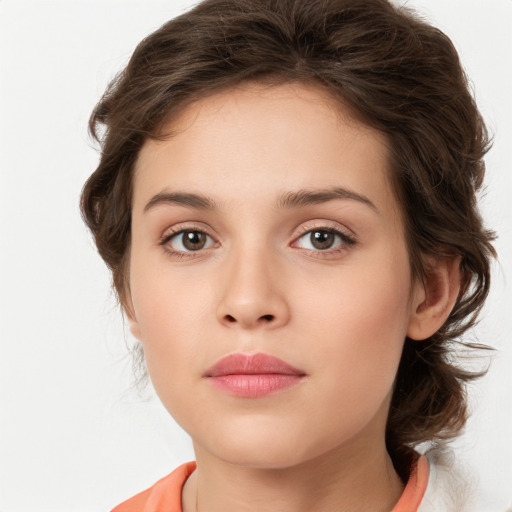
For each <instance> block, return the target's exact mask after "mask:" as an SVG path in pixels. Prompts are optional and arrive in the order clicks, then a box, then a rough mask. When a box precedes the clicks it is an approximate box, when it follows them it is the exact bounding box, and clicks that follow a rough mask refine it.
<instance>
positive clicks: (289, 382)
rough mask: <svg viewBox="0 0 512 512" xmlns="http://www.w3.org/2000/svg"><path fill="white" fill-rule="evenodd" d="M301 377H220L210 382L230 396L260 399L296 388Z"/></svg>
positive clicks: (210, 379)
mask: <svg viewBox="0 0 512 512" xmlns="http://www.w3.org/2000/svg"><path fill="white" fill-rule="evenodd" d="M302 378H303V377H302V376H301V375H285V374H280V373H277V374H276V373H270V374H266V373H265V374H258V375H245V374H241V375H220V376H218V377H209V378H208V380H209V381H210V382H211V384H212V385H213V386H214V387H216V388H217V389H219V390H221V391H224V392H226V393H228V394H229V395H233V396H238V397H244V398H260V397H263V396H267V395H270V394H272V393H276V392H277V391H281V390H283V389H287V388H290V387H292V386H295V385H296V384H298V383H299V382H300V381H301V380H302Z"/></svg>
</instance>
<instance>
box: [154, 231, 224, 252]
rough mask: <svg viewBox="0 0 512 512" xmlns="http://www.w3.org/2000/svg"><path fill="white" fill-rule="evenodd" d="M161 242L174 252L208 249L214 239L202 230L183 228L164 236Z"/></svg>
mask: <svg viewBox="0 0 512 512" xmlns="http://www.w3.org/2000/svg"><path fill="white" fill-rule="evenodd" d="M163 244H165V245H168V246H170V247H171V249H172V250H173V251H175V252H192V251H200V250H201V249H209V248H210V247H213V246H214V245H215V241H214V240H213V238H212V237H211V236H209V235H207V234H206V233H205V232H204V231H199V230H197V229H185V230H182V231H178V232H177V233H173V234H172V235H170V236H167V237H165V239H164V240H163Z"/></svg>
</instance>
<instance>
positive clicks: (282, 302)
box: [217, 240, 289, 329]
mask: <svg viewBox="0 0 512 512" xmlns="http://www.w3.org/2000/svg"><path fill="white" fill-rule="evenodd" d="M223 266H224V269H223V271H222V272H221V274H220V276H219V277H220V280H221V283H220V287H221V294H220V299H219V304H218V310H217V316H218V319H219V321H220V322H222V323H224V324H225V325H230V326H233V327H234V326H238V327H243V328H246V329H251V328H256V327H262V326H266V327H277V326H280V325H283V324H284V323H286V322H287V321H288V318H289V308H288V303H287V301H286V297H285V294H284V290H283V283H282V279H280V277H281V278H282V275H281V276H280V272H279V264H278V258H277V255H275V254H273V252H272V249H271V248H270V247H268V244H265V243H263V242H261V241H260V242H257V241H255V240H254V241H245V242H241V243H239V244H236V245H233V247H232V248H231V249H230V251H229V254H228V256H227V257H226V259H225V261H224V262H223Z"/></svg>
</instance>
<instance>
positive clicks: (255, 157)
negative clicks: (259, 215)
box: [134, 83, 392, 208]
mask: <svg viewBox="0 0 512 512" xmlns="http://www.w3.org/2000/svg"><path fill="white" fill-rule="evenodd" d="M163 132H164V133H169V134H171V135H170V136H169V137H167V138H166V139H165V140H153V139H150V140H148V141H146V143H145V144H144V146H143V148H142V149H141V152H140V154H139V158H138V161H137V164H136V167H135V178H134V179H135V183H134V207H137V206H138V207H139V208H140V207H141V206H142V201H143V200H147V199H148V198H149V197H150V196H151V195H152V194H156V193H159V192H160V191H161V190H162V189H167V188H171V189H172V188H178V189H187V190H188V191H192V192H194V191H197V192H200V193H204V192H205V191H206V192H208V193H212V194H216V195H218V197H219V199H220V200H222V199H233V200H235V199H236V198H240V200H241V202H242V203H243V202H244V201H246V200H247V198H258V197H260V196H261V197H263V196H264V197H266V198H271V197H275V196H276V195H277V194H282V193H286V192H288V191H293V190H294V189H296V190H298V189H312V188H315V189H326V188H329V187H335V186H343V187H345V188H348V189H352V190H353V191H354V192H356V193H357V192H363V193H364V192H369V193H371V194H375V193H377V194H376V195H379V196H381V197H379V198H376V200H377V201H383V200H386V199H387V200H388V201H389V199H390V197H389V196H390V194H391V187H390V183H389V181H390V180H389V179H388V175H389V169H388V167H389V165H388V162H389V153H388V148H387V141H386V138H385V136H384V135H383V134H381V133H380V132H378V131H377V130H374V129H373V128H371V127H368V126H367V125H364V124H363V123H361V122H360V121H358V120H357V119H356V118H355V116H354V115H352V113H351V111H350V110H349V109H348V108H347V107H345V106H344V105H343V104H342V103H341V102H340V101H337V100H335V99H334V98H333V97H332V96H330V95H329V94H328V93H327V92H326V91H325V90H324V89H322V88H321V87H320V86H314V85H310V84H300V83H292V84H284V85H278V86H265V85H262V84H259V83H245V84H242V85H240V86H237V87H233V88H230V89H227V90H225V91H222V92H220V93H217V94H215V95H212V96H209V97H206V98H202V99H200V100H198V101H197V102H195V103H193V104H192V105H189V106H188V107H187V108H185V109H184V110H183V111H182V112H181V114H180V115H179V116H178V117H177V118H175V119H173V120H172V121H171V122H169V123H168V124H167V125H166V126H164V129H163ZM391 195H392V194H391Z"/></svg>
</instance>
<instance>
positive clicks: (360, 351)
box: [299, 258, 410, 389]
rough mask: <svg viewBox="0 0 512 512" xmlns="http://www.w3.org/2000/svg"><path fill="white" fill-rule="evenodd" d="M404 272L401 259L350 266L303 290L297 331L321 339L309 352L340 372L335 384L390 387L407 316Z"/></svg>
mask: <svg viewBox="0 0 512 512" xmlns="http://www.w3.org/2000/svg"><path fill="white" fill-rule="evenodd" d="M408 276H409V272H408V265H407V259H406V258H398V259H397V261H396V262H381V264H378V265H373V266H371V265H361V267H360V271H359V270H358V269H357V268H355V267H351V269H350V271H348V270H347V272H340V274H339V276H338V278H335V279H333V278H331V279H330V280H329V281H328V282H326V283H325V287H323V288H317V289H316V291H315V293H309V294H303V297H304V301H303V304H302V309H303V312H304V313H303V315H302V317H303V318H304V319H305V321H304V323H303V325H302V327H301V330H303V331H304V332H307V333H308V336H307V337H309V338H313V339H316V340H321V344H318V345H317V346H312V347H311V356H312V357H313V358H315V357H317V358H318V359H324V360H329V361H331V366H332V367H335V368H337V369H338V370H339V372H342V373H343V374H344V376H341V378H340V380H339V382H346V383H347V385H348V383H353V384H354V385H357V386H359V389H369V388H371V386H373V385H374V384H375V382H376V381H377V382H380V383H381V384H382V385H383V386H385V387H388V388H389V387H391V386H392V383H393V380H394V377H395V374H396V370H397V366H398V363H399V360H400V356H401V352H402V348H403V343H404V340H405V337H406V332H407V326H408V320H409V295H410V280H409V277H408ZM299 321H300V320H299ZM324 362H325V361H324ZM335 378H336V376H333V379H335Z"/></svg>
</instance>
